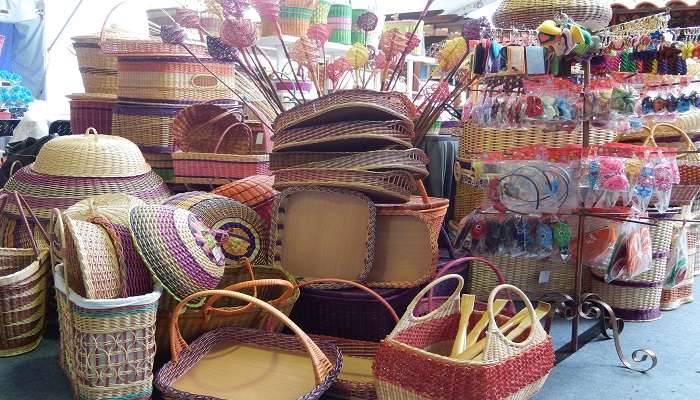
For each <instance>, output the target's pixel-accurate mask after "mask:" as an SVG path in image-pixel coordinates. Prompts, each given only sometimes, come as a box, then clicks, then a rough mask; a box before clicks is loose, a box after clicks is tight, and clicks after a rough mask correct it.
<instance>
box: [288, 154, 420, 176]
mask: <svg viewBox="0 0 700 400" xmlns="http://www.w3.org/2000/svg"><path fill="white" fill-rule="evenodd" d="M428 163H430V159H429V158H428V156H427V155H425V153H424V152H423V150H421V149H417V148H412V149H408V150H376V151H368V152H365V153H357V154H353V155H350V156H346V157H339V158H333V159H331V160H324V161H316V162H313V163H309V164H303V165H297V166H294V167H291V168H290V169H351V170H358V171H392V170H400V171H406V172H408V173H410V174H411V175H413V176H414V177H415V178H416V179H423V178H425V177H426V176H428V170H427V169H426V167H425V166H426V165H427V164H428Z"/></svg>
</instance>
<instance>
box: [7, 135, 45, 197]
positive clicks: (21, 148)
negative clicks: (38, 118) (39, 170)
mask: <svg viewBox="0 0 700 400" xmlns="http://www.w3.org/2000/svg"><path fill="white" fill-rule="evenodd" d="M53 138H54V136H51V135H48V136H44V137H42V138H40V139H35V138H33V137H30V138H27V139H25V140H23V141H21V142H15V143H9V144H8V145H7V147H6V148H5V162H3V163H2V167H1V168H0V186H5V183H7V180H8V179H10V176H12V174H14V173H15V172H16V171H17V170H19V169H20V168H22V167H24V166H25V165H29V164H31V163H33V162H34V160H36V155H37V154H39V150H40V149H41V148H42V147H43V146H44V144H46V142H48V141H49V140H51V139H53Z"/></svg>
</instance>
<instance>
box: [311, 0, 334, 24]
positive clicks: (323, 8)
mask: <svg viewBox="0 0 700 400" xmlns="http://www.w3.org/2000/svg"><path fill="white" fill-rule="evenodd" d="M330 11H331V2H330V1H326V0H321V1H319V2H318V5H317V6H316V8H315V9H314V12H313V14H311V25H316V24H327V23H328V13H329V12H330Z"/></svg>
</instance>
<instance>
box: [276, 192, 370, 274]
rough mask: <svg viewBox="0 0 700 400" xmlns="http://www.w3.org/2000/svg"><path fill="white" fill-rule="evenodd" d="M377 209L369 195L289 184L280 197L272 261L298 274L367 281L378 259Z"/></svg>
mask: <svg viewBox="0 0 700 400" xmlns="http://www.w3.org/2000/svg"><path fill="white" fill-rule="evenodd" d="M375 220H376V209H375V207H374V204H373V203H372V202H371V201H370V200H369V199H368V198H367V197H365V196H364V195H362V194H361V193H357V192H351V191H346V190H338V189H326V188H320V187H308V188H299V187H296V188H290V189H287V190H285V191H283V192H282V193H281V194H280V195H279V196H278V197H277V200H276V201H275V205H274V210H273V217H272V232H271V234H270V243H271V246H272V248H271V250H270V252H271V257H272V262H273V265H274V266H276V267H280V268H283V269H285V270H286V271H289V273H290V274H292V275H293V276H295V277H297V278H303V279H315V278H341V279H347V280H354V281H359V282H361V281H364V280H365V279H366V277H367V275H368V274H369V272H370V270H371V268H372V263H373V260H374V240H375V235H374V230H375Z"/></svg>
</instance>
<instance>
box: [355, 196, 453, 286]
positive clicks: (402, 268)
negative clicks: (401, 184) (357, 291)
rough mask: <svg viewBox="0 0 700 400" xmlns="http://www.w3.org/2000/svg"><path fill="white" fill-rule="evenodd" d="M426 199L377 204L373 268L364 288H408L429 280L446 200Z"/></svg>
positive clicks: (437, 256)
mask: <svg viewBox="0 0 700 400" xmlns="http://www.w3.org/2000/svg"><path fill="white" fill-rule="evenodd" d="M426 197H427V196H426ZM427 200H428V201H424V200H423V199H422V198H421V197H417V196H413V197H411V200H410V201H409V202H408V203H405V204H378V205H377V227H376V238H377V239H376V243H375V249H374V252H375V253H374V266H373V267H372V272H370V274H369V276H368V277H367V283H366V284H367V286H369V287H385V288H408V287H415V286H418V285H419V284H421V283H424V282H426V281H427V280H429V279H432V278H433V276H434V275H435V269H436V267H437V262H438V259H439V256H440V254H439V249H438V237H439V236H440V230H441V228H442V222H443V220H444V218H445V213H446V212H447V208H448V207H449V200H447V199H439V198H427Z"/></svg>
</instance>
